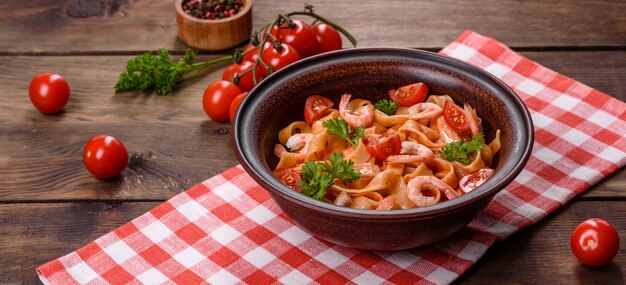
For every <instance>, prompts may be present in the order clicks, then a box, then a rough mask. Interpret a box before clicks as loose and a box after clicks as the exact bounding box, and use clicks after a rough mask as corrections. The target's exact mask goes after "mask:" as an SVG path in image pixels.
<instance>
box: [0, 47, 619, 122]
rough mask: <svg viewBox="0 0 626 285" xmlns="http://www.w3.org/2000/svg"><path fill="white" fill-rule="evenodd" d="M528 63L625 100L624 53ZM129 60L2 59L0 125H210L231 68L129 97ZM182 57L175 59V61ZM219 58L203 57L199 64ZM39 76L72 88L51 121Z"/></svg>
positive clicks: (543, 56) (544, 55)
mask: <svg viewBox="0 0 626 285" xmlns="http://www.w3.org/2000/svg"><path fill="white" fill-rule="evenodd" d="M522 54H524V55H526V56H528V57H529V58H530V59H533V60H536V61H537V62H540V63H542V64H543V65H545V66H546V67H548V68H552V69H554V70H556V71H557V72H560V73H562V74H565V75H567V76H569V77H572V78H574V79H576V80H579V81H580V82H583V83H585V84H587V85H589V86H591V87H594V88H597V89H598V90H600V91H603V92H606V93H608V94H610V95H611V96H614V97H616V98H618V99H620V100H623V101H624V100H626V82H624V80H623V78H626V52H623V51H615V52H523V53H522ZM131 58H132V57H129V56H15V57H2V59H3V64H2V65H0V86H3V94H5V96H0V109H2V110H3V112H2V113H1V114H0V119H2V120H0V122H13V121H18V122H32V121H51V120H52V121H111V122H125V121H129V122H134V121H175V122H192V121H193V122H198V121H204V120H206V119H205V118H206V115H205V114H204V112H203V111H202V104H201V102H202V94H203V92H204V89H205V88H206V86H207V85H208V84H210V83H211V82H213V81H215V80H217V79H220V78H221V76H222V72H223V70H224V68H225V67H226V66H227V65H228V63H221V64H217V65H215V66H212V67H209V68H208V70H206V71H205V72H204V73H203V74H201V75H200V76H199V77H196V78H194V79H191V80H190V81H188V82H185V83H183V85H182V86H180V88H178V89H177V90H176V91H175V92H174V93H173V95H171V96H154V95H150V94H144V93H136V92H125V93H120V94H117V95H116V94H114V91H113V86H114V85H115V83H116V82H117V78H118V76H119V74H120V73H121V72H122V71H123V70H124V68H125V66H126V62H127V61H128V60H129V59H131ZM177 58H178V57H176V56H175V57H173V59H177ZM214 58H215V57H209V56H199V57H198V61H203V60H209V59H214ZM40 72H56V73H59V74H61V75H63V76H64V77H65V78H66V80H67V81H68V82H69V84H70V86H71V90H72V91H71V92H72V94H71V97H70V101H69V103H68V105H67V106H66V107H65V109H64V110H65V111H64V112H63V113H61V114H59V115H55V116H49V115H43V114H41V113H39V112H38V111H37V110H36V109H34V108H33V107H32V104H31V103H30V100H29V98H28V96H27V94H28V91H27V90H28V84H29V83H30V80H31V79H32V78H33V77H34V76H35V75H36V74H38V73H40Z"/></svg>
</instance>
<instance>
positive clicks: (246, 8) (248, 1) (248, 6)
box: [175, 0, 252, 24]
mask: <svg viewBox="0 0 626 285" xmlns="http://www.w3.org/2000/svg"><path fill="white" fill-rule="evenodd" d="M183 1H185V0H176V4H175V5H176V13H178V14H179V15H180V16H182V17H183V18H185V20H187V21H192V22H196V23H200V24H221V23H228V22H231V21H235V20H237V19H239V18H242V17H245V15H246V14H248V12H250V10H252V0H242V1H244V3H243V7H241V8H243V9H241V10H239V13H237V14H236V15H235V16H232V17H228V18H222V19H213V20H207V19H198V18H196V17H193V16H191V15H189V14H187V13H185V11H183Z"/></svg>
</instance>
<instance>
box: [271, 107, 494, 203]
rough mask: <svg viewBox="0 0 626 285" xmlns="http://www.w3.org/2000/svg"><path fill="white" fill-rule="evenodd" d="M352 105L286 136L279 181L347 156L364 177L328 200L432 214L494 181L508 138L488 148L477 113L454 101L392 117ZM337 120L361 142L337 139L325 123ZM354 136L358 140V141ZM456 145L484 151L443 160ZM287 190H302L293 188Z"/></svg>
mask: <svg viewBox="0 0 626 285" xmlns="http://www.w3.org/2000/svg"><path fill="white" fill-rule="evenodd" d="M316 96H318V97H319V95H316ZM350 97H351V96H350V95H343V96H342V99H341V102H340V104H339V108H338V109H334V108H332V105H331V106H325V108H322V109H320V110H322V111H323V112H320V113H319V114H318V116H317V117H315V119H314V120H312V121H311V122H304V121H296V122H292V123H291V124H289V125H288V126H286V127H285V128H283V129H281V130H280V132H279V133H278V141H279V142H280V144H277V145H276V146H275V148H274V154H275V155H276V156H277V157H278V158H279V162H278V164H277V166H276V170H275V173H277V172H279V171H281V170H290V171H295V173H300V171H301V170H302V167H303V164H304V163H305V162H307V161H318V162H321V161H326V160H328V159H329V157H330V156H331V154H333V153H341V154H342V155H343V158H344V159H345V160H346V161H351V162H352V163H353V167H354V171H356V172H358V173H359V174H360V176H359V178H358V179H356V180H354V181H349V182H348V181H342V180H340V179H334V180H333V183H332V185H331V186H330V187H328V188H327V189H326V191H325V194H324V195H323V197H322V200H323V201H326V202H328V203H332V204H335V205H339V206H345V207H352V208H358V209H372V210H394V209H408V208H414V207H426V206H430V205H434V204H437V203H441V202H444V201H447V200H451V199H455V198H457V197H459V196H461V195H465V194H466V193H468V192H470V191H472V190H473V189H474V188H476V187H478V186H479V185H480V184H481V183H482V182H484V180H486V179H488V178H489V176H491V174H492V173H493V170H492V169H491V165H492V163H493V161H494V156H495V155H496V153H497V152H498V151H499V150H500V147H501V144H500V130H497V131H496V133H495V138H494V139H493V140H492V141H491V142H489V143H488V144H485V142H484V139H483V137H482V133H481V132H482V126H481V125H480V119H479V117H478V116H477V114H476V111H475V110H474V109H473V108H472V107H471V106H469V105H465V106H463V107H460V106H458V105H456V104H455V103H454V101H453V100H452V98H451V97H450V96H447V95H431V96H428V98H427V99H426V100H425V101H424V102H420V103H417V104H413V105H410V106H400V107H398V109H397V110H396V112H395V114H391V115H388V114H386V113H384V112H382V111H380V110H378V109H374V104H372V102H370V101H367V100H364V99H360V98H357V99H353V100H350ZM377 108H378V107H377ZM451 108H453V109H451ZM449 114H453V115H456V116H457V117H448V116H451V115H449ZM336 119H339V120H344V121H345V122H346V123H347V125H348V126H349V129H350V130H353V131H354V130H357V129H358V128H362V134H360V135H361V137H360V138H358V140H357V141H354V142H350V141H349V139H350V138H345V137H342V136H339V135H337V134H335V133H332V132H331V131H329V129H328V128H327V127H326V124H325V121H328V120H336ZM307 120H308V118H307ZM450 120H459V121H458V122H460V123H463V125H460V127H459V126H457V125H456V123H455V122H456V121H455V122H453V123H451V122H450ZM350 136H352V138H354V139H355V140H356V139H357V138H356V135H355V134H354V133H350ZM475 141H476V142H475ZM452 144H457V145H461V146H463V145H471V144H474V145H479V149H477V150H471V151H468V154H467V157H466V158H465V159H463V157H461V158H459V159H456V160H452V161H449V160H448V158H447V157H445V156H444V155H442V153H443V152H445V149H444V148H446V147H448V148H450V147H452V146H450V145H452ZM381 153H382V154H381ZM381 155H382V156H381ZM381 158H382V159H381ZM281 173H283V172H281ZM291 173H293V172H291ZM277 176H280V175H277ZM295 177H298V178H299V176H298V175H296V176H295ZM279 178H281V177H279ZM285 183H286V182H285ZM286 184H288V185H290V187H292V188H294V189H296V190H299V189H298V188H299V187H298V185H297V184H295V183H293V181H292V182H291V183H286Z"/></svg>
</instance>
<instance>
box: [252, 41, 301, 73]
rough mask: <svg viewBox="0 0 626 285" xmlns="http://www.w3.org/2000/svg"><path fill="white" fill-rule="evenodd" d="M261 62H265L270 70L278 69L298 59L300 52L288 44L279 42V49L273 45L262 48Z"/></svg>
mask: <svg viewBox="0 0 626 285" xmlns="http://www.w3.org/2000/svg"><path fill="white" fill-rule="evenodd" d="M261 59H262V60H263V62H265V63H267V65H269V66H270V67H271V68H272V70H274V71H278V70H279V69H281V68H283V67H285V66H287V65H289V64H291V63H293V62H296V61H298V60H300V54H298V51H297V50H296V49H295V48H293V47H292V46H291V45H288V44H281V45H280V48H279V49H276V48H275V47H274V46H273V45H272V46H270V47H268V48H266V49H263V53H262V54H261Z"/></svg>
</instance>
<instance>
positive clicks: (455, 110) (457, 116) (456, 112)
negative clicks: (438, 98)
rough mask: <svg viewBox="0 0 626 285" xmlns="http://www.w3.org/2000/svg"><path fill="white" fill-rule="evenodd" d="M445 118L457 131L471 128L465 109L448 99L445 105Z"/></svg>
mask: <svg viewBox="0 0 626 285" xmlns="http://www.w3.org/2000/svg"><path fill="white" fill-rule="evenodd" d="M443 118H444V119H446V122H447V123H448V124H449V125H450V126H451V127H453V128H454V129H456V130H457V131H467V130H469V129H470V125H469V123H468V122H467V116H466V114H465V110H463V109H462V108H461V107H459V106H457V104H454V102H450V101H449V100H446V103H445V104H444V105H443Z"/></svg>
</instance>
